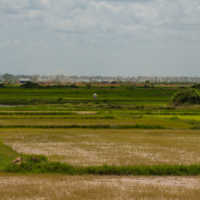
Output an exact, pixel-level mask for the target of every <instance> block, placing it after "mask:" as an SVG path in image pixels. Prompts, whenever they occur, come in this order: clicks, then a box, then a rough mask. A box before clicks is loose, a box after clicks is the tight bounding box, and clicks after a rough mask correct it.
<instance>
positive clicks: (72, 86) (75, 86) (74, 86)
mask: <svg viewBox="0 0 200 200" xmlns="http://www.w3.org/2000/svg"><path fill="white" fill-rule="evenodd" d="M69 87H70V88H78V86H77V85H75V84H71V85H70V86H69Z"/></svg>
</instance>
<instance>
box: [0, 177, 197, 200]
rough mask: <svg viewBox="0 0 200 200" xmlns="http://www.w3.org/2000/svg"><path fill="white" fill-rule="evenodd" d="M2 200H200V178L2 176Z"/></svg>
mask: <svg viewBox="0 0 200 200" xmlns="http://www.w3.org/2000/svg"><path fill="white" fill-rule="evenodd" d="M0 196H1V200H7V199H10V200H21V199H24V200H33V199H34V200H47V199H48V200H60V199H62V200H65V199H66V200H68V199H71V200H79V199H83V200H84V199H85V200H88V199H98V200H110V199H116V200H130V199H132V200H139V199H140V200H152V199H154V200H169V199H173V200H174V199H176V200H188V199H193V200H198V199H199V196H200V177H134V176H130V177H123V176H122V177H116V176H101V177H100V176H63V175H26V176H25V175H11V174H0Z"/></svg>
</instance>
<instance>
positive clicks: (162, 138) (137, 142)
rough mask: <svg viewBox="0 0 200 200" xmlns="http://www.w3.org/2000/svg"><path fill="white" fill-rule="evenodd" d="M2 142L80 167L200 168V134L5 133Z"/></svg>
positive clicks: (62, 130)
mask: <svg viewBox="0 0 200 200" xmlns="http://www.w3.org/2000/svg"><path fill="white" fill-rule="evenodd" d="M0 139H1V140H3V141H4V142H5V144H7V145H9V146H10V147H12V148H13V149H14V150H16V151H17V152H19V153H25V154H39V155H40V154H41V155H46V156H47V157H48V159H49V160H50V161H61V162H65V163H68V164H72V165H78V166H91V165H102V164H105V163H106V164H108V165H117V166H120V165H123V166H124V165H154V164H170V165H173V164H184V165H190V164H200V154H199V149H200V130H136V129H129V130H116V129H111V130H110V129H108V130H106V129H98V130H93V129H1V131H0Z"/></svg>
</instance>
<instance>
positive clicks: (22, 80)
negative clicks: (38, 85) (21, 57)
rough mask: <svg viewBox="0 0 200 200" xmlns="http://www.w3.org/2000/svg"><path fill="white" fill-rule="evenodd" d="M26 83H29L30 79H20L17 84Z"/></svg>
mask: <svg viewBox="0 0 200 200" xmlns="http://www.w3.org/2000/svg"><path fill="white" fill-rule="evenodd" d="M28 81H30V79H28V78H20V79H19V82H20V83H26V82H28Z"/></svg>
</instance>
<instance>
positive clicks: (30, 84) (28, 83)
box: [21, 81, 40, 88]
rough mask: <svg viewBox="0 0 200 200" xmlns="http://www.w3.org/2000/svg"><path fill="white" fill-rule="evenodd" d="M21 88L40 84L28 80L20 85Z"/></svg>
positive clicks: (38, 86)
mask: <svg viewBox="0 0 200 200" xmlns="http://www.w3.org/2000/svg"><path fill="white" fill-rule="evenodd" d="M21 87H23V88H40V85H39V84H38V83H33V82H31V81H28V82H26V83H24V84H22V85H21Z"/></svg>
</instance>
